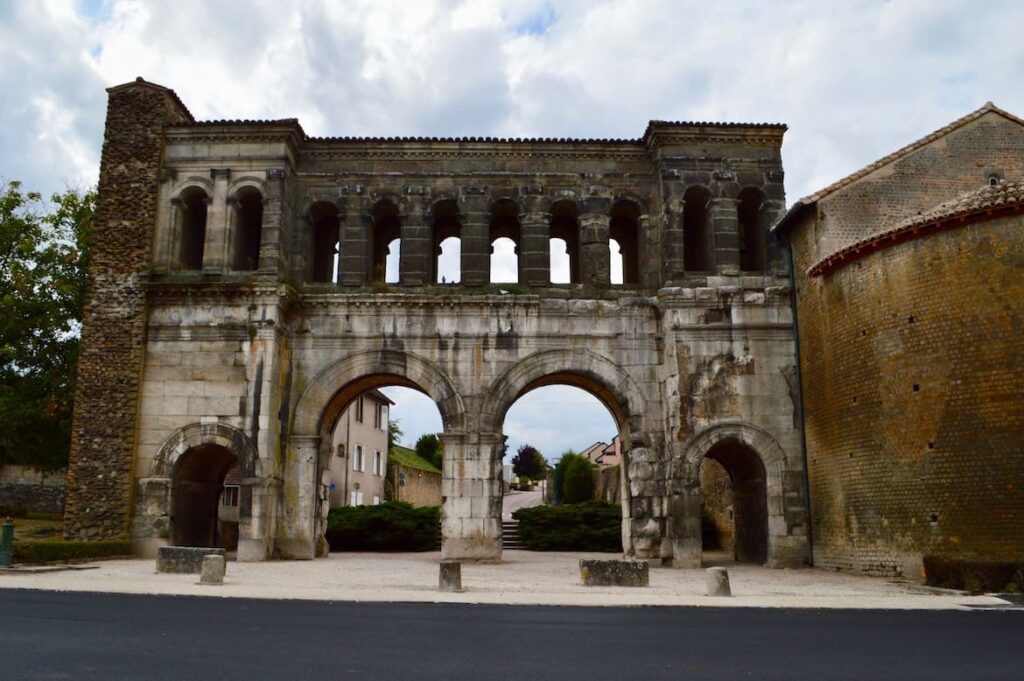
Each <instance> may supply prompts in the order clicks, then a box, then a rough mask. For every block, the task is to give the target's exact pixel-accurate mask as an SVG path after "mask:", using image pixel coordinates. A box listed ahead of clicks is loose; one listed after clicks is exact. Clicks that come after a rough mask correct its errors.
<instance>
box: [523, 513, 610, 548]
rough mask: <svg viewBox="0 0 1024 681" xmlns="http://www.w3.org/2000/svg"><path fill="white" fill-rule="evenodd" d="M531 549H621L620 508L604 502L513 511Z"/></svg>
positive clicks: (525, 541)
mask: <svg viewBox="0 0 1024 681" xmlns="http://www.w3.org/2000/svg"><path fill="white" fill-rule="evenodd" d="M512 517H513V518H515V519H516V520H518V521H519V536H520V537H522V539H523V544H525V545H526V548H528V549H530V550H532V551H602V552H613V551H622V507H621V506H619V505H618V504H609V503H607V502H604V501H587V502H584V503H582V504H563V505H562V506H533V507H531V508H521V509H519V510H517V511H515V512H514V513H513V514H512Z"/></svg>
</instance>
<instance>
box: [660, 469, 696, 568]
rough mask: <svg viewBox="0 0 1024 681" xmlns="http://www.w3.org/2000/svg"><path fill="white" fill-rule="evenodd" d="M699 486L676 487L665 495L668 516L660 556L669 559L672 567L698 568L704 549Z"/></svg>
mask: <svg viewBox="0 0 1024 681" xmlns="http://www.w3.org/2000/svg"><path fill="white" fill-rule="evenodd" d="M701 505H702V499H701V493H700V486H699V485H698V486H697V487H696V488H693V487H690V488H689V489H683V490H679V491H678V493H675V494H671V495H669V498H668V514H669V515H668V519H667V523H666V527H665V539H666V542H667V543H668V546H667V547H666V549H667V550H666V551H665V552H664V555H666V556H668V557H670V558H671V560H672V567H676V568H699V567H700V566H701V555H702V553H703V551H704V546H703V540H702V538H701V528H700V513H701Z"/></svg>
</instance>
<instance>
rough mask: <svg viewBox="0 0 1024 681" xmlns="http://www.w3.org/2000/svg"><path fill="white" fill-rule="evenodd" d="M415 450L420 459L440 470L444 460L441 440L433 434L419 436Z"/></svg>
mask: <svg viewBox="0 0 1024 681" xmlns="http://www.w3.org/2000/svg"><path fill="white" fill-rule="evenodd" d="M415 449H416V454H417V455H418V456H419V457H420V458H421V459H423V460H424V461H428V462H430V463H431V464H433V466H434V468H437V469H440V468H441V464H442V463H443V459H444V447H442V446H441V440H440V439H438V437H437V436H436V435H434V434H433V433H426V434H425V435H420V437H419V439H418V440H416V444H415Z"/></svg>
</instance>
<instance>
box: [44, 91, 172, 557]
mask: <svg viewBox="0 0 1024 681" xmlns="http://www.w3.org/2000/svg"><path fill="white" fill-rule="evenodd" d="M107 92H108V93H109V100H108V105H107V119H106V128H105V132H104V135H105V136H104V139H105V141H104V144H103V157H102V159H101V163H100V177H99V192H98V197H97V202H96V216H95V220H94V222H93V241H92V248H91V257H90V261H89V274H88V286H86V297H85V303H84V308H83V314H82V344H81V349H80V354H79V361H78V374H77V375H78V380H77V384H76V386H75V407H74V421H73V423H72V426H71V452H70V455H69V463H68V496H67V502H66V504H65V513H64V536H65V537H67V538H68V539H108V538H114V537H127V536H128V534H129V529H130V523H131V518H132V515H133V514H132V500H133V487H134V483H133V468H134V467H133V461H134V452H135V438H136V434H137V432H138V413H139V408H138V405H139V380H140V378H141V376H142V372H143V362H144V357H145V335H146V319H147V317H146V309H147V306H146V291H145V288H144V280H145V276H146V274H145V273H146V272H148V270H149V268H150V266H151V262H152V248H153V230H154V226H155V225H156V223H157V210H158V207H159V202H158V196H159V186H160V165H161V160H162V158H163V149H164V128H165V127H166V126H167V125H171V124H182V123H189V122H191V121H192V117H191V116H190V115H189V113H188V111H187V110H185V108H184V107H183V106H182V105H181V104H180V102H179V101H178V99H177V97H175V96H174V93H173V92H172V91H170V90H168V89H167V88H163V87H160V86H159V85H153V84H152V83H147V82H145V81H143V80H142V79H141V78H140V79H138V80H136V81H135V82H132V83H127V84H125V85H119V86H117V87H112V88H110V89H109V90H108V91H107ZM111 300H116V301H117V305H111V304H110V301H111Z"/></svg>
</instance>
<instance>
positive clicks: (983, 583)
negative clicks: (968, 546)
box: [923, 556, 1024, 592]
mask: <svg viewBox="0 0 1024 681" xmlns="http://www.w3.org/2000/svg"><path fill="white" fill-rule="evenodd" d="M923 562H924V574H925V581H926V582H927V583H928V584H929V585H930V586H941V587H945V588H947V589H964V590H966V591H975V592H989V591H1011V592H1019V591H1021V590H1022V589H1024V563H1010V562H1008V563H990V562H985V561H972V560H964V559H960V558H941V557H939V556H925V557H924V561H923Z"/></svg>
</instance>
